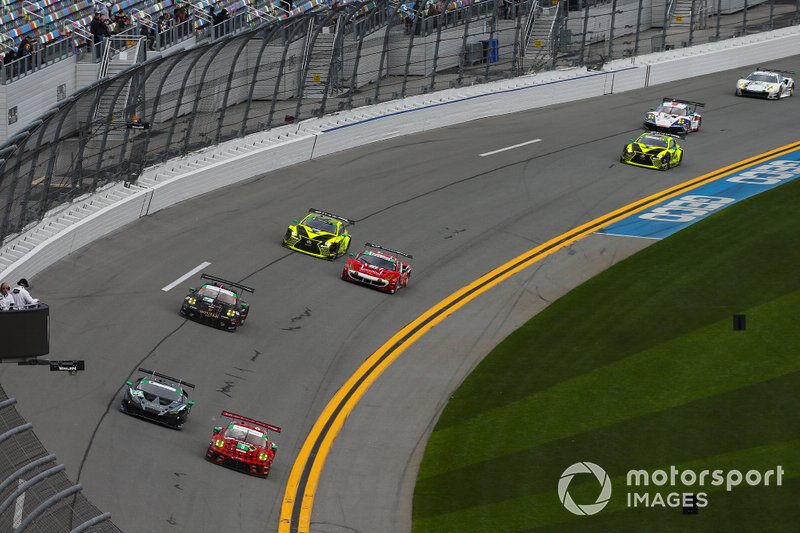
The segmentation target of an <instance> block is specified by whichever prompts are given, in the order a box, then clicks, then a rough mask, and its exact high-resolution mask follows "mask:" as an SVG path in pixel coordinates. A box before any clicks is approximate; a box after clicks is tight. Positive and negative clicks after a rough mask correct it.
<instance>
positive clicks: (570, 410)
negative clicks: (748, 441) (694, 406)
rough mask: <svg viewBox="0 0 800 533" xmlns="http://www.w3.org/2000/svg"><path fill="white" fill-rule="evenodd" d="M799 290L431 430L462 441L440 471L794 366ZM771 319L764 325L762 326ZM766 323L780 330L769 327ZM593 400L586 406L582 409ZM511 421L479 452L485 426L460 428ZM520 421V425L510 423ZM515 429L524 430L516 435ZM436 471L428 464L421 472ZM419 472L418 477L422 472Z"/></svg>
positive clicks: (797, 361)
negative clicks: (737, 319)
mask: <svg viewBox="0 0 800 533" xmlns="http://www.w3.org/2000/svg"><path fill="white" fill-rule="evenodd" d="M798 310H800V292H795V293H792V294H790V295H787V296H786V297H784V298H780V299H777V300H774V301H772V302H770V303H768V304H764V305H762V306H759V307H757V308H754V309H751V310H749V311H748V316H749V318H750V321H751V332H750V334H739V333H734V332H732V331H731V318H730V317H727V318H726V319H725V320H722V321H719V322H717V323H715V324H712V325H710V326H705V327H703V328H701V329H700V330H697V331H693V332H690V333H688V334H686V335H682V336H680V337H676V338H675V339H672V340H671V341H668V342H664V343H662V344H660V345H658V346H654V347H652V348H650V349H649V350H646V351H643V352H639V353H637V354H634V355H631V356H629V357H626V358H625V359H622V360H618V361H614V362H612V363H610V364H608V365H606V366H604V367H601V368H597V369H594V370H592V371H591V372H588V373H586V374H582V375H580V376H577V377H575V378H572V379H570V380H568V381H564V382H561V383H559V384H557V385H555V386H553V387H551V388H549V389H546V390H544V391H537V392H534V393H532V394H531V395H530V396H527V397H525V398H523V399H520V400H518V401H516V402H514V403H512V404H506V405H504V406H502V407H498V408H496V409H494V410H492V411H484V412H483V413H481V414H480V415H478V416H475V417H470V418H469V420H467V421H465V422H464V423H462V424H459V425H456V426H449V427H446V428H443V429H441V430H440V431H436V432H435V433H434V434H433V435H432V436H431V440H430V443H431V444H432V445H434V446H435V445H436V444H437V443H438V442H440V441H441V442H448V441H451V440H453V439H455V438H458V437H462V439H463V440H462V443H463V445H464V446H463V447H462V448H460V449H459V450H458V451H455V452H454V453H452V454H450V455H449V456H448V460H447V462H446V463H442V464H441V465H439V466H440V467H441V468H444V469H445V470H444V472H447V471H451V470H455V469H459V468H464V467H467V466H469V465H472V464H475V463H476V462H479V461H486V460H490V459H492V458H495V457H502V456H503V455H506V454H509V453H514V452H516V451H518V450H520V449H526V448H529V447H531V446H536V445H539V444H544V443H547V442H550V441H553V440H557V439H561V438H564V437H567V436H570V435H575V434H578V433H584V432H586V431H591V430H595V429H599V428H603V427H605V426H608V425H611V424H615V423H618V422H621V421H624V420H627V419H630V418H634V417H639V416H642V415H645V414H648V413H653V412H657V411H662V410H666V409H670V408H673V407H677V406H680V405H683V404H686V403H689V402H693V401H695V400H698V399H700V398H704V397H707V396H713V395H716V394H720V393H723V392H726V391H730V390H734V389H737V388H740V387H744V386H747V385H750V384H753V383H758V382H760V381H765V380H769V379H772V378H775V377H779V376H782V375H784V374H788V373H791V372H797V371H800V357H798V353H797V348H796V347H797V346H800V327H794V326H795V325H797V322H798V320H797V318H796V316H795V315H796V313H797V311H798ZM765 325H769V326H768V327H764V326H765ZM772 327H779V328H781V329H785V330H786V331H787V333H788V335H787V336H786V337H783V336H782V337H775V336H774V335H772V334H771V333H772ZM587 405H591V406H592V409H586V406H587ZM530 413H537V416H536V419H535V426H536V429H535V431H534V432H529V431H528V424H530V422H531V421H530V419H529V416H530ZM496 425H499V426H501V427H506V428H515V429H512V435H510V436H509V437H510V438H504V439H498V440H496V441H494V443H493V445H492V446H491V447H490V448H489V449H487V450H486V451H485V452H484V453H482V454H480V455H477V454H475V453H474V452H473V448H472V447H473V446H479V445H480V442H481V440H482V439H484V438H485V435H484V434H483V433H478V432H476V433H469V432H468V431H467V432H466V433H467V436H466V437H464V435H463V434H464V433H465V431H464V430H465V428H469V427H474V426H478V427H493V426H496ZM516 428H518V429H516ZM518 432H521V433H522V434H523V435H524V436H523V438H515V435H516V434H517V433H518ZM441 473H442V471H437V470H436V469H435V468H429V469H427V470H426V471H425V473H424V475H426V476H427V475H439V474H441ZM420 479H424V476H423V475H422V474H421V475H420Z"/></svg>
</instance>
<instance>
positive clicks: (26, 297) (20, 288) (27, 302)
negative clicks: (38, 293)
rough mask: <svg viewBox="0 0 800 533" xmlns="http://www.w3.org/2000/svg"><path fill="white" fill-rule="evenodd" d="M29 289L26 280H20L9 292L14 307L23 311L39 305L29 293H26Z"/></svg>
mask: <svg viewBox="0 0 800 533" xmlns="http://www.w3.org/2000/svg"><path fill="white" fill-rule="evenodd" d="M29 288H30V285H28V280H27V279H25V278H22V279H21V280H19V281H18V282H17V286H16V287H14V288H13V289H12V290H11V297H12V298H14V307H16V308H17V309H23V308H25V307H28V306H31V305H36V304H38V303H39V300H37V299H36V298H34V297H33V296H31V293H29V292H28V289H29Z"/></svg>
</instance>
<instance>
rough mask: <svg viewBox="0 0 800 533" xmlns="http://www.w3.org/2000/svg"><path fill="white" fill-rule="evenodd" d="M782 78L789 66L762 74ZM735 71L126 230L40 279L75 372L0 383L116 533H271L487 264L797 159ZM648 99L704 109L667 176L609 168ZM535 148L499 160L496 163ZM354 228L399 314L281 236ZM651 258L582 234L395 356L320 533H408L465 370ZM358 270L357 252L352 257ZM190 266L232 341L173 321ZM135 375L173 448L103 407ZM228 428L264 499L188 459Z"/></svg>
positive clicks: (328, 499) (444, 142)
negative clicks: (317, 228) (176, 384)
mask: <svg viewBox="0 0 800 533" xmlns="http://www.w3.org/2000/svg"><path fill="white" fill-rule="evenodd" d="M778 63H780V65H779V66H785V67H791V66H793V65H795V64H796V63H797V58H790V59H787V60H784V61H780V62H778ZM745 71H747V69H740V70H737V71H734V72H730V73H723V74H717V75H711V76H704V77H701V78H697V79H694V80H691V81H685V82H681V83H675V84H670V85H668V86H660V87H655V88H650V89H648V90H641V91H634V92H629V93H623V94H619V95H609V96H604V97H601V98H594V99H591V100H587V101H583V102H578V103H573V104H569V105H560V106H553V107H550V108H546V109H540V110H536V111H531V112H527V113H520V114H516V115H512V116H506V117H499V118H496V119H488V120H482V121H478V122H475V123H471V124H465V125H461V126H456V127H452V128H447V129H442V130H437V131H432V132H428V133H426V134H423V135H417V136H413V137H404V138H400V139H395V140H392V141H388V142H385V143H378V144H373V145H369V146H366V147H363V148H360V149H356V150H351V151H349V152H346V153H342V154H339V155H336V156H332V157H328V158H325V159H321V160H317V161H313V162H309V163H306V164H303V165H298V166H295V167H292V168H288V169H284V170H282V171H278V172H274V173H271V174H269V175H266V176H263V177H262V178H260V179H258V180H255V181H253V182H250V183H247V184H243V185H241V186H237V187H233V188H230V189H227V190H225V191H221V192H218V193H214V194H210V195H207V196H204V197H202V198H199V199H196V200H193V201H190V202H185V203H183V204H180V205H178V206H176V207H174V208H172V209H169V210H166V211H163V212H160V213H158V214H157V215H155V216H153V217H149V218H146V219H142V220H141V221H139V222H137V223H135V224H133V225H132V226H130V227H128V228H126V229H125V230H123V231H121V232H118V233H116V234H114V235H112V236H111V237H109V238H106V239H103V240H101V241H98V242H96V243H94V244H92V245H90V246H89V247H87V248H85V249H83V250H81V251H79V252H78V253H76V254H73V255H72V256H70V257H68V258H67V259H65V260H64V261H62V262H60V263H59V264H57V265H55V266H53V267H52V268H50V269H48V270H47V271H45V272H43V273H42V274H40V275H39V276H37V277H36V279H35V280H34V288H33V292H34V293H35V295H37V296H39V297H41V298H43V299H44V300H46V301H47V302H48V303H49V304H50V305H51V309H52V310H51V315H52V319H51V357H52V358H58V359H73V358H74V359H85V360H86V361H87V368H88V370H87V371H86V372H85V373H83V374H79V375H77V376H69V375H64V374H60V373H58V374H56V373H53V374H50V373H48V372H46V371H43V370H44V369H42V368H38V369H37V368H23V367H13V366H4V367H2V368H0V380H2V382H3V385H4V387H6V389H7V390H8V392H9V394H12V395H14V396H16V397H17V398H18V399H19V400H20V405H21V409H20V410H21V412H22V414H23V415H24V416H25V417H26V418H27V419H28V420H30V421H31V422H33V423H34V424H35V427H36V430H37V435H39V437H40V438H41V440H42V441H43V443H44V444H45V445H46V446H47V448H48V450H49V451H51V452H53V453H56V454H57V456H58V458H59V461H60V462H62V463H64V464H65V465H67V469H68V473H69V474H70V476H71V477H72V478H73V479H77V480H78V481H80V483H82V484H83V486H84V491H85V493H86V494H87V496H88V497H90V498H91V499H92V500H93V502H94V503H95V504H96V505H97V506H98V507H99V508H101V509H103V510H108V511H111V512H112V515H113V520H114V522H115V523H116V524H118V525H119V526H120V527H121V528H122V529H124V530H129V531H212V530H217V529H220V528H225V529H226V530H231V529H235V530H240V531H275V530H276V529H277V527H278V517H279V513H280V507H281V501H282V498H283V491H284V487H285V484H286V481H287V478H288V475H289V471H290V469H291V466H292V462H293V460H294V458H295V456H296V455H297V453H298V451H299V448H300V446H301V445H302V443H303V441H304V439H305V437H306V435H307V434H308V432H309V430H310V428H311V426H312V425H313V423H314V422H315V420H316V419H317V417H318V415H319V414H320V412H321V411H322V409H323V407H324V406H325V405H326V404H327V402H328V401H329V400H330V398H331V397H333V395H334V394H335V393H336V391H337V390H338V389H339V388H340V387H341V386H342V384H343V383H344V382H345V381H346V380H347V379H348V378H349V377H350V375H352V374H353V372H354V371H355V370H356V369H357V368H358V366H359V365H360V364H361V363H363V361H364V360H365V359H366V358H367V357H368V356H369V355H370V354H372V353H373V352H375V351H376V350H377V349H378V348H379V347H380V346H381V345H382V344H383V343H384V342H386V340H388V339H389V338H391V337H392V336H393V335H394V334H395V333H397V332H398V331H399V330H400V329H401V328H402V327H403V326H405V325H406V324H408V323H410V322H411V321H412V320H414V319H415V318H416V317H418V316H419V315H421V314H422V313H423V312H425V311H426V310H427V309H429V308H430V307H431V306H433V305H434V304H435V303H436V302H439V301H440V300H442V299H444V298H445V297H446V296H448V295H450V294H452V293H453V292H455V291H456V290H458V289H459V288H461V287H464V286H466V285H468V284H469V283H470V282H472V281H473V280H475V279H477V278H479V277H480V276H482V275H483V274H485V273H486V272H488V271H489V270H491V269H492V268H494V267H496V266H499V265H501V264H503V263H505V262H506V261H508V260H510V259H512V258H514V257H517V256H519V255H520V254H522V253H524V252H526V251H527V250H530V249H532V248H534V247H536V246H537V245H539V244H541V243H544V242H546V241H548V240H550V239H551V238H553V237H555V236H557V235H561V234H562V233H564V232H566V231H568V230H570V229H572V228H575V227H578V226H580V225H581V224H583V223H585V222H587V221H589V220H593V219H595V218H597V217H599V216H601V215H603V214H605V213H609V212H611V211H613V210H615V209H618V208H619V207H621V206H624V205H627V204H629V203H631V202H633V201H635V200H637V199H640V198H643V197H646V196H649V195H651V194H654V193H656V192H658V191H661V190H663V189H666V188H669V187H670V186H673V185H676V184H678V183H681V182H684V181H687V180H689V179H691V178H693V177H695V176H699V175H701V174H705V173H707V172H710V171H712V170H714V169H716V168H719V167H722V166H725V165H727V164H730V163H733V162H736V161H738V160H741V159H743V158H745V157H748V156H753V155H756V154H758V153H761V152H764V151H767V150H769V149H771V148H774V147H777V146H781V145H784V144H787V143H789V142H792V141H795V140H797V137H798V131H797V128H796V125H795V122H796V120H795V119H794V117H796V116H797V110H798V109H797V106H798V105H800V104H798V101H799V100H798V99H796V98H792V99H788V100H783V101H780V102H765V101H759V100H750V99H738V98H735V97H734V96H733V95H732V93H733V85H732V83H733V80H735V79H736V78H737V77H739V75H740V74H741V73H745ZM662 96H674V97H680V98H687V99H692V100H698V101H703V102H706V104H707V107H706V109H705V113H704V123H703V131H701V132H700V133H699V134H692V135H691V136H689V138H688V139H687V140H686V141H685V143H684V145H685V148H686V153H687V159H686V164H685V165H682V166H680V167H677V168H676V169H673V170H671V171H670V172H668V173H660V172H656V171H648V170H645V169H639V168H635V167H628V166H623V165H621V164H619V163H618V161H617V157H618V154H619V151H620V150H621V149H622V146H623V145H624V143H625V142H626V141H627V139H628V138H630V137H632V136H634V135H635V134H636V133H637V132H638V131H639V128H638V126H639V123H640V120H641V116H642V114H643V112H644V111H646V110H647V109H648V108H650V107H652V106H653V105H654V104H655V103H657V102H658V101H659V100H660V98H661V97H662ZM535 138H540V139H542V141H541V142H539V143H536V144H532V145H528V146H525V147H522V148H519V149H515V150H509V151H506V152H502V153H499V154H497V155H494V156H488V157H479V156H478V154H480V153H485V152H487V151H491V150H494V149H497V148H502V147H505V146H511V145H515V144H519V143H522V142H525V141H528V140H531V139H535ZM310 206H313V207H318V208H323V209H326V210H331V211H334V212H338V213H340V214H342V215H344V216H348V217H350V218H353V219H355V220H356V221H357V224H356V225H355V226H354V227H353V228H352V230H351V232H352V234H353V235H354V248H358V246H360V244H359V243H363V242H364V241H372V242H380V243H383V244H385V245H387V246H389V247H393V248H398V249H404V250H408V251H409V252H411V253H413V254H414V256H415V261H414V274H413V277H412V282H411V284H410V286H409V288H408V289H407V290H404V291H400V292H399V293H397V294H396V295H394V296H388V295H383V294H381V293H378V292H376V291H371V290H368V289H366V288H361V287H357V286H354V285H350V284H347V283H344V282H342V281H341V280H340V279H339V274H340V272H341V267H342V260H339V261H337V262H336V263H329V262H325V261H319V260H315V259H313V258H310V257H307V256H301V255H299V254H295V253H289V252H288V251H287V250H286V249H284V248H281V247H280V245H279V241H280V238H281V236H282V234H283V232H284V231H285V227H286V224H287V223H288V222H289V221H291V220H292V219H293V218H297V217H298V216H299V215H301V214H302V213H303V212H304V210H305V209H306V208H307V207H310ZM647 243H648V241H643V240H634V239H619V238H614V237H607V236H593V237H591V238H590V239H585V240H584V241H581V242H579V243H577V244H575V245H573V246H572V247H570V248H568V249H565V250H563V251H561V252H558V253H556V254H554V255H552V256H550V257H549V258H548V259H547V260H546V261H545V262H544V263H541V264H537V266H536V267H535V268H531V269H528V270H525V271H523V272H521V273H520V274H518V275H517V276H515V277H513V278H511V279H509V280H508V281H506V282H504V283H503V284H501V285H499V286H498V287H496V288H494V289H492V290H491V291H489V292H488V293H487V294H484V295H482V296H480V297H479V298H478V299H476V300H475V301H474V302H472V303H470V304H469V305H467V306H466V307H464V308H463V309H462V310H460V311H459V312H458V313H456V314H454V315H452V316H449V317H448V318H447V319H446V320H444V321H443V322H442V323H441V324H439V325H438V326H437V327H436V328H434V330H433V331H431V332H430V333H428V334H427V335H426V336H425V337H423V338H422V339H421V340H420V341H419V342H417V343H416V344H415V345H414V346H412V347H411V348H409V349H408V350H406V352H405V353H403V356H402V357H400V358H399V359H398V361H397V362H396V363H394V364H393V365H392V366H391V367H390V368H389V369H388V370H387V371H386V372H385V373H384V374H383V375H382V376H381V378H380V379H379V380H377V382H376V383H375V384H374V385H373V387H372V388H371V389H370V390H369V391H368V392H367V393H366V394H365V395H364V397H363V398H362V399H361V402H360V404H359V406H358V407H357V408H356V409H355V410H354V411H353V413H352V415H351V417H350V418H349V419H348V420H347V422H346V424H345V427H344V430H343V432H342V433H341V435H340V437H339V439H338V440H337V441H336V443H335V445H334V447H333V448H332V450H331V453H330V455H329V457H328V464H327V465H326V469H325V470H324V471H323V472H322V475H321V478H320V484H319V490H318V492H317V494H316V500H315V507H314V512H313V515H312V517H311V520H312V530H313V531H341V530H359V531H392V530H396V531H407V530H409V528H410V522H409V520H410V504H411V503H410V497H411V494H412V491H413V482H414V479H415V474H416V465H417V462H418V460H419V459H420V458H421V453H422V451H423V449H424V442H425V437H426V435H427V432H428V431H430V429H431V428H432V427H433V424H434V422H435V418H436V415H437V414H438V412H439V410H440V409H441V408H442V407H443V405H444V403H445V402H446V400H447V398H448V397H449V394H450V392H451V391H452V390H454V388H455V387H457V385H458V383H459V382H460V380H461V379H463V376H464V375H466V373H468V371H469V369H470V368H472V367H473V366H474V364H476V363H477V361H478V360H479V359H480V358H481V357H482V356H483V355H485V354H486V353H487V351H488V350H489V349H491V347H493V346H494V345H495V344H496V343H497V342H499V341H500V340H501V339H502V338H503V337H505V335H507V334H508V333H509V332H510V331H512V330H513V329H515V328H516V327H518V326H519V325H520V324H522V323H523V322H524V321H525V320H526V319H527V318H529V317H530V316H531V315H532V314H534V313H535V312H536V311H537V310H539V309H541V308H542V307H544V306H545V305H546V303H547V302H549V301H552V300H553V299H555V298H557V297H558V296H560V295H561V294H563V293H564V292H566V291H567V290H568V289H569V288H571V287H572V286H575V285H577V284H578V283H580V282H581V281H583V280H584V279H587V278H588V277H590V276H591V275H593V274H594V273H596V272H598V271H600V270H602V269H603V268H606V267H607V266H609V265H610V264H613V263H614V262H616V261H618V260H620V259H621V258H624V257H626V256H627V255H629V254H631V253H634V252H635V251H637V250H638V249H640V248H641V247H643V246H645V245H646V244H647ZM354 251H355V250H354ZM203 261H209V262H211V266H210V267H208V269H207V271H209V272H212V273H215V274H217V275H219V276H222V277H226V278H228V279H232V280H238V281H242V282H245V283H246V284H248V285H250V286H253V287H255V288H256V293H255V294H254V295H252V296H251V297H250V298H249V301H250V303H251V306H252V310H251V315H250V318H249V320H248V323H247V325H246V326H244V327H243V328H242V329H241V330H240V331H239V332H237V333H235V334H228V333H225V332H223V331H218V330H214V329H212V328H209V327H206V326H201V325H199V324H195V323H187V322H185V321H184V320H183V319H181V318H180V317H179V316H178V314H177V309H178V306H179V304H180V300H181V298H182V297H183V295H184V291H183V290H182V289H183V288H185V287H188V286H190V285H194V284H195V280H187V281H186V282H184V283H182V284H180V285H179V287H178V288H176V289H173V290H171V291H169V292H164V291H161V288H162V287H164V286H165V285H167V284H168V283H170V282H172V281H173V280H174V279H176V278H178V277H179V276H181V275H182V274H184V273H185V272H187V271H189V270H191V269H192V268H194V267H195V266H196V265H198V264H200V263H201V262H203ZM140 365H144V366H147V367H149V368H152V367H156V368H157V369H158V370H160V371H163V372H165V373H168V374H172V375H178V376H181V377H183V378H185V379H187V380H189V381H192V382H193V383H195V384H196V385H197V389H196V391H195V394H194V399H195V401H196V402H197V405H196V406H195V407H194V410H193V412H192V416H191V419H190V421H189V423H188V424H187V425H186V426H185V428H184V430H183V431H182V432H174V431H170V430H168V429H166V428H162V427H159V426H156V425H153V424H148V423H145V422H143V421H140V420H137V419H134V418H130V417H126V416H124V415H122V414H121V413H119V412H118V411H117V404H118V402H119V397H120V391H121V386H122V384H123V383H124V381H125V380H126V379H127V377H128V376H129V375H130V373H131V372H132V371H133V370H134V369H135V368H137V367H138V366H140ZM222 409H228V410H232V411H236V412H240V413H242V414H246V415H249V416H253V417H255V418H261V419H266V421H268V422H270V423H273V424H276V425H279V426H282V427H283V428H284V431H283V433H282V434H281V435H279V436H277V437H276V440H277V442H278V443H279V444H280V450H279V452H278V456H277V462H276V465H275V467H274V468H273V472H272V475H271V477H270V479H268V480H266V481H265V480H260V479H256V478H250V477H247V476H244V475H242V474H239V473H237V472H233V471H230V470H226V469H223V468H219V467H216V466H214V465H211V464H209V463H207V462H205V460H204V458H203V457H204V451H205V447H206V446H207V443H208V439H209V437H210V434H211V433H210V432H211V428H212V426H214V425H215V423H216V422H217V420H218V418H217V417H218V416H219V413H220V411H221V410H222Z"/></svg>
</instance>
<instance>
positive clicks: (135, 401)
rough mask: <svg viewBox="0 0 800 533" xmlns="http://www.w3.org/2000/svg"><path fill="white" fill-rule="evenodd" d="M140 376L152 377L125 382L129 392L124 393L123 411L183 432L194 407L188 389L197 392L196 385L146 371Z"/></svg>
mask: <svg viewBox="0 0 800 533" xmlns="http://www.w3.org/2000/svg"><path fill="white" fill-rule="evenodd" d="M139 372H144V373H145V374H148V375H147V376H142V377H140V378H139V379H137V380H136V382H135V383H134V382H133V381H126V382H125V385H126V386H127V389H126V390H125V392H124V393H123V394H124V395H123V397H122V403H121V404H120V406H119V409H120V411H122V412H123V413H127V414H129V415H133V416H138V417H140V418H146V419H148V420H152V421H154V422H158V423H159V424H164V425H165V426H169V427H171V428H174V429H181V428H182V427H183V424H184V422H186V418H187V417H188V416H189V411H191V410H192V405H194V402H193V401H191V400H190V399H189V393H188V392H186V387H189V388H192V389H193V388H194V385H192V384H191V383H187V382H186V381H183V380H181V379H177V378H173V377H170V376H167V375H165V374H160V373H158V372H154V371H152V370H147V369H146V368H140V369H139Z"/></svg>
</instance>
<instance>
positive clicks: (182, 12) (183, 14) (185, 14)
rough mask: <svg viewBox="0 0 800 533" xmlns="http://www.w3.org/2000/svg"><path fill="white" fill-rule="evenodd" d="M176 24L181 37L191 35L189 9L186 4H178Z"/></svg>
mask: <svg viewBox="0 0 800 533" xmlns="http://www.w3.org/2000/svg"><path fill="white" fill-rule="evenodd" d="M174 15H175V25H176V26H177V27H178V34H179V35H180V36H181V37H186V36H187V35H189V24H188V23H187V22H188V20H189V9H188V8H187V7H186V5H184V4H178V7H176V8H175V13H174Z"/></svg>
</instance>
